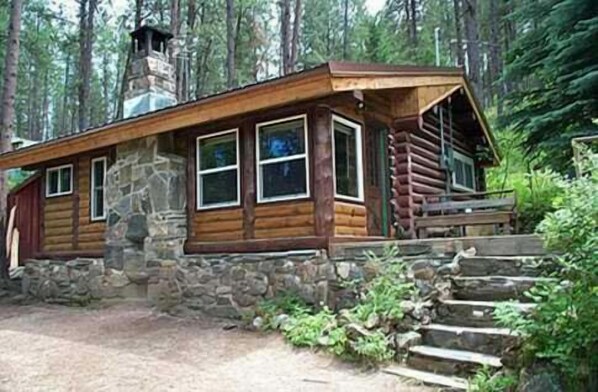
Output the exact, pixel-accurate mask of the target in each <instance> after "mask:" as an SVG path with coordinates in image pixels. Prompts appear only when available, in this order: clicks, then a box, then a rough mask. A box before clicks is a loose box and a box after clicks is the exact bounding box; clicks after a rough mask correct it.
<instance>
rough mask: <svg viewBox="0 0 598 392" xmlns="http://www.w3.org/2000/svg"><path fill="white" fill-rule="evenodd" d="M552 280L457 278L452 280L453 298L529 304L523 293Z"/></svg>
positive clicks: (529, 278)
mask: <svg viewBox="0 0 598 392" xmlns="http://www.w3.org/2000/svg"><path fill="white" fill-rule="evenodd" d="M549 281H555V279H552V278H538V277H528V276H459V277H455V278H452V282H453V285H452V291H453V297H454V298H456V299H462V300H474V301H506V300H519V301H522V302H529V301H530V299H529V298H527V297H526V296H525V295H524V293H525V292H526V291H528V290H529V289H531V288H532V287H533V286H534V285H536V284H537V283H541V282H549Z"/></svg>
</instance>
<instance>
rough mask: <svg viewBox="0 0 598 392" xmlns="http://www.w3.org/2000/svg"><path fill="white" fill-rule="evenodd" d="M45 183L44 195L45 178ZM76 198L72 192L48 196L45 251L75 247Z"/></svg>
mask: <svg viewBox="0 0 598 392" xmlns="http://www.w3.org/2000/svg"><path fill="white" fill-rule="evenodd" d="M44 179H45V174H44ZM43 183H44V189H43V192H44V193H43V195H44V197H45V191H46V190H45V184H46V182H45V180H44V182H43ZM74 199H75V198H74V196H73V195H72V194H71V195H66V196H59V197H51V198H46V200H45V203H44V207H43V212H42V216H43V227H44V235H43V247H42V249H43V251H44V252H62V251H71V250H74V249H75V243H74V239H75V235H74V234H75V225H74V219H73V215H74V214H73V213H74V210H75V208H74V205H75V203H74Z"/></svg>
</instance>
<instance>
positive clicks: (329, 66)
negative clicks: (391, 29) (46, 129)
mask: <svg viewBox="0 0 598 392" xmlns="http://www.w3.org/2000/svg"><path fill="white" fill-rule="evenodd" d="M422 86H454V88H453V91H454V89H455V88H462V89H463V90H464V91H465V93H466V95H467V97H468V99H469V101H470V103H471V105H472V108H473V111H474V113H475V116H476V119H477V120H478V121H479V123H480V127H481V129H482V131H483V132H484V134H485V136H486V138H487V139H488V141H489V144H490V148H491V150H492V153H493V155H494V160H495V162H498V160H499V155H498V151H497V150H496V148H495V143H494V138H493V136H492V134H491V131H490V128H489V126H488V124H487V121H486V119H485V117H484V114H483V112H482V110H481V107H480V106H479V104H478V103H477V100H476V99H475V97H474V95H473V92H472V89H471V88H470V86H469V84H468V82H467V80H466V79H465V77H464V73H463V69H462V68H442V67H419V66H397V65H385V64H362V63H348V62H334V61H333V62H327V63H324V64H321V65H319V66H316V67H314V68H310V69H307V70H303V71H299V72H295V73H292V74H289V75H285V76H281V77H277V78H274V79H269V80H265V81H262V82H258V83H254V84H250V85H246V86H243V87H239V88H235V89H231V90H227V91H224V92H221V93H217V94H212V95H208V96H205V97H201V98H198V99H196V100H192V101H188V102H185V103H180V104H177V105H173V106H169V107H166V108H163V109H160V110H156V111H153V112H149V113H145V114H143V115H139V116H137V117H131V118H126V119H122V120H117V121H113V122H110V123H107V124H104V125H100V126H96V127H93V128H89V129H86V130H83V131H81V132H79V133H76V134H72V135H68V136H63V137H59V138H56V139H52V140H49V141H47V142H44V143H39V144H36V145H33V146H30V147H26V148H22V149H19V150H17V151H12V152H8V153H4V154H1V155H0V169H9V168H14V167H23V166H31V165H36V164H40V163H43V162H46V161H49V160H53V159H59V158H63V157H66V156H70V155H74V154H78V153H82V152H87V151H92V150H96V149H98V148H103V147H109V146H113V145H116V144H119V143H123V142H126V141H128V140H132V139H137V138H141V137H145V136H150V135H156V134H160V133H164V132H170V131H174V130H177V129H181V128H185V127H190V126H196V125H199V124H205V123H208V122H211V121H216V120H219V119H222V118H225V117H232V116H235V115H239V114H244V113H248V112H252V111H257V110H263V109H267V108H270V107H276V106H282V105H288V104H292V103H295V102H299V101H304V100H309V99H314V98H320V97H324V96H327V95H332V94H335V93H341V92H347V91H355V90H370V91H371V90H388V89H400V88H410V87H422ZM444 98H446V95H442V96H440V95H439V97H438V99H437V100H435V101H434V102H440V100H442V99H444ZM224 107H226V109H225V108H224ZM428 109H429V107H428ZM420 114H423V113H420Z"/></svg>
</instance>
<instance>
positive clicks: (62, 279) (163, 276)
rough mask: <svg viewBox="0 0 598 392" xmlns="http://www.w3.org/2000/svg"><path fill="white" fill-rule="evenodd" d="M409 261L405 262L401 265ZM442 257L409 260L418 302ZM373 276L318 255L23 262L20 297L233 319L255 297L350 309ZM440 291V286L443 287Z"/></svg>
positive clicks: (433, 286)
mask: <svg viewBox="0 0 598 392" xmlns="http://www.w3.org/2000/svg"><path fill="white" fill-rule="evenodd" d="M407 261H409V259H407ZM450 266H451V264H450V259H446V258H429V259H426V258H421V257H419V258H417V259H414V260H413V261H412V273H413V279H414V282H415V284H416V286H417V287H418V288H419V290H420V292H421V293H422V296H423V297H428V296H430V297H431V296H435V295H441V294H442V293H441V292H442V291H445V289H443V287H442V286H441V285H440V283H442V282H443V281H444V280H443V279H442V275H444V274H450V273H451V271H450ZM376 274H377V271H376V269H375V268H373V267H372V265H371V264H370V263H368V262H367V261H366V260H365V259H364V258H360V259H356V258H353V257H351V258H348V259H345V258H335V259H331V258H329V257H327V255H326V252H323V251H296V252H277V253H255V254H224V255H187V256H182V257H179V258H177V259H154V260H150V261H147V262H144V264H143V266H142V268H139V266H137V265H136V264H132V263H130V261H129V260H127V262H126V263H125V265H124V268H123V269H122V270H121V269H118V268H112V267H111V264H106V265H105V263H104V260H102V259H75V260H71V261H67V262H64V261H51V260H30V261H28V262H27V264H26V266H25V270H24V274H23V280H22V287H23V293H24V294H27V295H29V296H33V297H36V298H38V299H41V300H44V301H47V302H58V303H65V304H85V303H88V302H90V301H92V300H100V299H109V298H131V297H136V298H146V299H147V300H148V301H149V303H150V304H152V305H154V306H156V307H158V308H159V309H161V310H164V311H168V312H171V313H174V314H178V315H181V316H197V315H201V314H208V315H212V316H217V317H227V318H239V317H240V316H241V315H242V314H243V313H244V312H246V311H249V310H251V309H253V308H254V307H255V306H256V305H257V304H258V303H259V302H260V301H261V300H262V299H264V298H273V297H275V296H277V295H280V294H281V293H285V292H292V293H295V294H298V295H299V296H300V297H301V298H302V299H303V300H305V301H306V302H307V303H309V304H313V305H315V306H324V305H326V306H328V307H330V308H332V309H340V308H346V307H350V306H353V304H354V303H355V298H354V297H353V296H354V291H353V290H352V289H351V288H347V285H346V283H347V282H352V281H356V280H365V281H368V280H370V279H372V278H373V277H374V276H376ZM446 290H448V288H446Z"/></svg>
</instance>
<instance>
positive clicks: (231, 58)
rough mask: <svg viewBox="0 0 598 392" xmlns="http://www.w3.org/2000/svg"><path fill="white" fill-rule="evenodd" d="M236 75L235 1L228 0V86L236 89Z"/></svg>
mask: <svg viewBox="0 0 598 392" xmlns="http://www.w3.org/2000/svg"><path fill="white" fill-rule="evenodd" d="M235 79H236V75H235V1H234V0H226V86H227V87H228V88H229V89H230V88H234V87H235V85H236V80H235Z"/></svg>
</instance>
